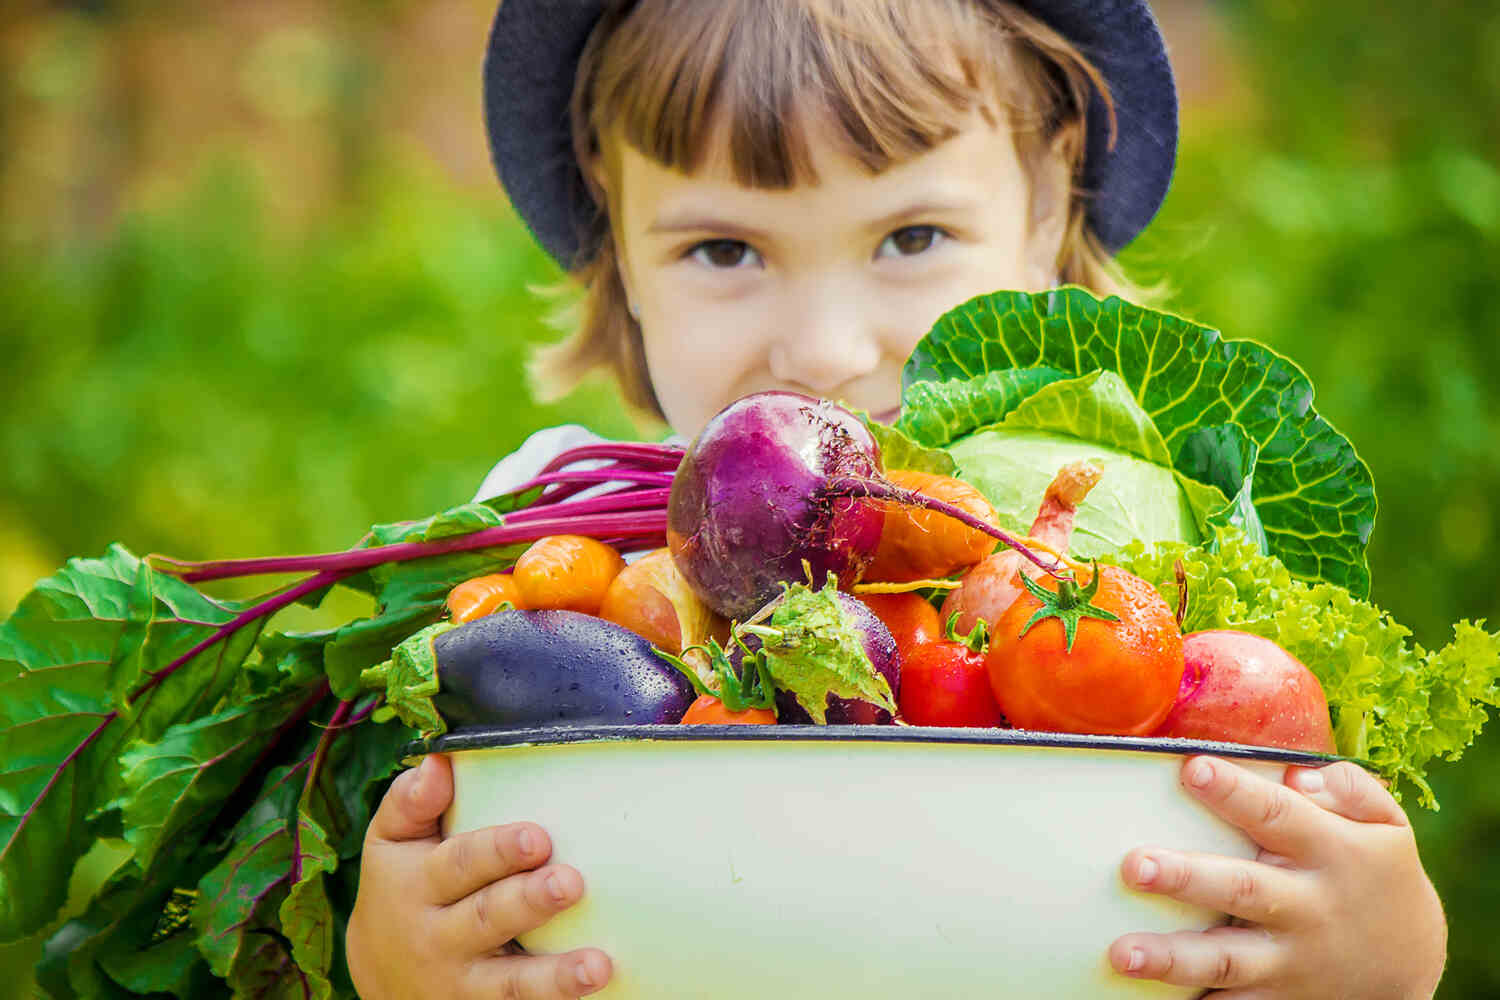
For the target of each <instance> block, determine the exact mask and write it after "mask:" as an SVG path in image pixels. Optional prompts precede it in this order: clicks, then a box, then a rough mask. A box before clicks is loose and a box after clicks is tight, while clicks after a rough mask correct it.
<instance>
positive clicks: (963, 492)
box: [863, 469, 995, 583]
mask: <svg viewBox="0 0 1500 1000" xmlns="http://www.w3.org/2000/svg"><path fill="white" fill-rule="evenodd" d="M886 478H888V479H889V480H890V481H891V482H892V483H894V484H895V485H896V486H898V487H901V488H903V489H908V490H911V491H912V492H914V493H919V494H921V495H923V496H927V497H932V498H934V499H937V500H945V501H947V502H948V503H950V504H952V505H953V506H955V507H958V508H960V509H962V510H963V511H965V512H967V513H969V514H972V515H973V516H975V517H977V518H979V519H981V520H983V521H994V520H995V510H994V508H993V507H991V506H990V503H989V501H988V500H986V499H985V498H984V496H983V495H982V494H981V493H980V492H979V491H978V490H976V489H975V488H974V487H972V486H970V485H969V484H968V483H965V482H961V481H959V480H957V479H954V478H952V477H950V476H939V475H936V474H934V473H930V472H914V471H910V470H903V469H893V470H888V471H887V472H886ZM994 548H995V539H993V538H992V537H990V536H989V535H987V534H985V533H984V532H982V531H979V530H977V529H975V528H971V527H969V526H968V525H965V524H963V523H961V522H959V521H956V520H954V519H953V518H951V517H949V516H947V515H946V514H942V513H938V512H937V511H932V510H926V509H923V508H920V507H911V506H906V505H900V504H894V503H891V504H886V505H885V527H884V528H883V529H881V532H880V544H879V546H878V547H877V548H876V549H875V559H874V561H872V562H871V563H870V566H869V568H867V569H866V570H865V573H864V577H863V579H865V580H876V581H883V582H891V583H903V582H906V581H909V580H928V579H936V578H938V577H944V576H949V575H950V574H953V573H956V572H958V571H960V570H964V569H967V568H969V567H970V566H973V565H974V564H975V563H977V562H979V561H980V560H981V559H983V558H984V557H985V556H987V555H989V554H990V552H992V551H993V550H994Z"/></svg>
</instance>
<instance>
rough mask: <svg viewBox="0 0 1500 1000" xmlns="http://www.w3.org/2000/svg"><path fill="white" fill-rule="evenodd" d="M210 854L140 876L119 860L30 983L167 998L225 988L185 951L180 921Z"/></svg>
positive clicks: (54, 990) (54, 989)
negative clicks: (186, 887) (173, 867)
mask: <svg viewBox="0 0 1500 1000" xmlns="http://www.w3.org/2000/svg"><path fill="white" fill-rule="evenodd" d="M214 857H215V855H213V854H211V853H208V852H202V853H200V855H199V856H197V857H193V858H191V859H190V861H189V863H188V864H186V865H185V866H183V867H181V868H180V869H177V870H173V871H163V870H161V866H160V865H157V866H156V867H155V868H154V869H153V870H152V871H150V872H148V873H144V874H143V872H142V869H141V868H140V867H139V866H137V865H136V864H134V862H131V861H127V862H126V863H125V864H124V865H122V866H121V867H120V868H119V869H117V870H116V871H115V872H114V873H113V874H112V875H111V876H110V877H109V878H108V879H107V880H106V881H105V883H104V885H103V886H102V887H101V888H99V889H98V890H97V891H96V892H95V894H94V896H93V898H92V900H91V901H90V903H89V906H88V908H87V909H86V910H85V911H84V913H82V914H81V915H79V916H78V917H76V918H74V919H72V920H70V921H69V922H68V923H66V924H64V925H63V927H61V928H60V929H59V930H58V931H57V932H56V933H55V934H53V935H52V937H51V938H49V939H48V941H47V944H46V949H45V951H44V953H43V958H42V961H41V962H40V963H39V965H38V967H37V981H38V983H39V984H41V985H43V986H44V988H45V989H46V990H47V992H48V994H49V995H51V996H53V997H56V998H59V1000H61V998H65V997H81V998H94V997H115V996H121V997H123V996H135V995H138V994H157V993H172V994H174V995H176V996H178V997H182V998H183V1000H198V998H200V997H214V996H223V995H225V994H226V992H227V991H225V990H224V989H223V984H222V983H220V982H219V981H218V979H216V978H215V977H214V976H213V974H212V972H211V971H210V970H209V968H208V964H207V963H206V962H205V961H204V960H203V957H202V956H201V955H199V954H198V952H197V950H196V949H195V948H194V947H193V943H192V941H193V935H192V934H191V933H190V930H191V928H190V927H189V926H188V922H187V919H186V913H187V908H188V906H189V905H190V903H191V900H192V898H193V897H192V894H191V891H186V892H185V891H184V890H183V889H182V888H181V886H183V885H187V886H191V885H193V884H195V883H196V881H197V879H198V878H199V877H201V875H202V873H203V872H204V871H205V870H206V869H207V868H208V867H210V866H211V865H212V863H213V860H214Z"/></svg>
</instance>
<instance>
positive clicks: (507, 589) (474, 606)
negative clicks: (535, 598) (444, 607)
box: [447, 573, 526, 625]
mask: <svg viewBox="0 0 1500 1000" xmlns="http://www.w3.org/2000/svg"><path fill="white" fill-rule="evenodd" d="M447 603H448V617H449V618H451V619H452V620H453V621H454V623H456V624H459V625H462V624H463V623H464V622H471V621H473V620H474V619H476V618H483V617H484V616H485V615H489V614H494V613H495V612H496V611H499V610H501V609H502V608H503V607H504V606H505V605H506V604H509V605H510V606H511V607H513V608H524V607H525V606H526V605H524V604H522V603H521V588H519V587H517V586H516V581H515V578H514V577H512V576H511V575H510V574H509V573H491V574H489V575H488V576H476V577H474V578H473V579H470V580H465V581H464V582H463V583H460V584H459V585H458V586H456V587H454V588H453V589H452V590H450V591H448V601H447Z"/></svg>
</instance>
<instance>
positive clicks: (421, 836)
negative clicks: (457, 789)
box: [365, 754, 453, 847]
mask: <svg viewBox="0 0 1500 1000" xmlns="http://www.w3.org/2000/svg"><path fill="white" fill-rule="evenodd" d="M452 802H453V770H452V765H450V764H449V763H448V758H447V757H445V756H443V755H442V754H428V755H427V756H426V757H423V758H422V763H421V764H419V765H418V766H417V767H415V768H412V769H411V770H407V771H403V772H402V773H401V774H399V775H397V776H396V780H395V781H393V782H391V787H390V788H388V789H387V790H386V793H385V798H383V799H381V800H380V807H379V808H378V809H376V810H375V816H374V818H373V819H371V820H370V826H369V828H368V829H367V830H366V831H365V844H366V846H367V847H368V845H369V844H370V843H371V841H379V840H384V841H402V840H426V839H428V838H434V837H438V836H440V831H439V828H438V820H439V818H440V817H441V816H442V815H443V810H445V809H447V808H448V806H449V805H450V804H451V803H452Z"/></svg>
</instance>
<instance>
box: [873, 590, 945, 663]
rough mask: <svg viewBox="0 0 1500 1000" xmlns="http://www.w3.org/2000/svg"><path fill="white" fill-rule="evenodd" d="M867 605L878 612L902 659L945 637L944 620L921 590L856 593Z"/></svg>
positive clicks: (904, 660) (877, 616)
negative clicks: (912, 591) (918, 592)
mask: <svg viewBox="0 0 1500 1000" xmlns="http://www.w3.org/2000/svg"><path fill="white" fill-rule="evenodd" d="M855 596H856V597H858V598H859V599H860V600H861V601H863V602H864V604H865V607H867V608H869V609H870V610H871V611H873V612H874V613H875V617H876V618H879V619H880V621H881V623H882V624H884V625H885V627H886V628H888V629H890V631H891V638H892V639H895V640H896V651H897V652H898V653H900V654H901V661H902V663H905V662H906V658H907V656H909V655H910V654H911V653H912V652H914V651H915V650H916V649H917V647H918V646H924V645H926V644H928V643H931V642H937V641H938V640H940V639H942V638H943V623H942V621H941V620H940V619H939V618H938V613H937V608H934V607H933V606H932V604H931V603H930V602H928V600H927V599H926V598H925V597H923V596H922V595H921V594H916V593H905V594H856V595H855Z"/></svg>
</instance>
